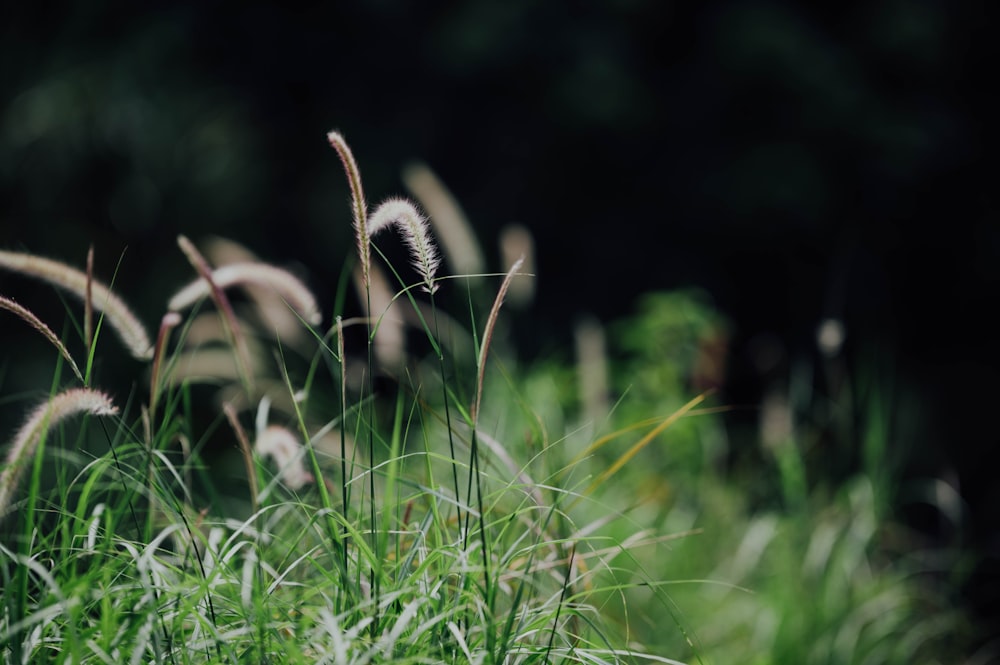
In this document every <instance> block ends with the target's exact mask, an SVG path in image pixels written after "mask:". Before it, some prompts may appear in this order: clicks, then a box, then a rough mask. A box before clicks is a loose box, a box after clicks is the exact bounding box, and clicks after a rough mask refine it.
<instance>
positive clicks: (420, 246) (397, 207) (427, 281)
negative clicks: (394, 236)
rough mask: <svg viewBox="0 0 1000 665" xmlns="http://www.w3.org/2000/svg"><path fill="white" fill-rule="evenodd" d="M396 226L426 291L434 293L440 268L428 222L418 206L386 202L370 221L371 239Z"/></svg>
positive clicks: (377, 209)
mask: <svg viewBox="0 0 1000 665" xmlns="http://www.w3.org/2000/svg"><path fill="white" fill-rule="evenodd" d="M390 226H395V227H396V228H397V229H399V233H400V234H401V235H402V236H403V240H404V241H405V242H406V245H407V247H409V249H410V258H411V260H412V262H413V267H414V269H415V270H416V271H417V273H419V275H420V276H421V278H423V280H424V285H423V289H424V291H426V292H427V293H434V292H435V291H437V289H438V285H437V284H436V283H435V282H434V274H435V273H436V272H437V269H438V266H439V265H440V264H441V257H440V256H438V252H437V248H436V247H435V246H434V243H433V242H432V241H431V233H430V229H429V228H428V226H427V218H426V217H424V216H423V215H421V214H420V213H419V212H418V211H417V208H416V206H414V205H413V203H411V202H410V201H407V200H406V199H396V198H392V199H387V200H386V201H383V202H382V203H381V204H380V205H379V207H378V208H376V209H375V212H373V213H372V215H371V217H370V218H369V221H368V235H369V238H371V237H373V236H375V234H377V233H378V232H379V231H381V230H382V229H385V228H388V227H390Z"/></svg>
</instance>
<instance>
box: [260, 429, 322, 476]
mask: <svg viewBox="0 0 1000 665" xmlns="http://www.w3.org/2000/svg"><path fill="white" fill-rule="evenodd" d="M254 449H255V450H256V451H257V454H258V455H260V456H261V457H271V458H272V459H273V460H274V463H275V465H277V467H278V469H279V473H280V476H281V481H282V482H283V483H285V485H287V486H288V488H289V489H292V490H298V489H301V488H302V487H304V486H305V485H307V484H308V483H311V482H313V481H314V480H315V479H314V478H313V475H312V474H311V473H309V472H308V471H306V467H305V464H303V461H302V453H303V452H304V451H303V448H302V444H301V443H299V439H298V437H296V436H295V435H294V434H292V432H290V431H289V430H287V429H285V428H284V427H279V426H278V425H271V426H270V427H268V428H267V429H265V430H264V431H263V432H261V434H260V436H258V437H257V441H256V443H254Z"/></svg>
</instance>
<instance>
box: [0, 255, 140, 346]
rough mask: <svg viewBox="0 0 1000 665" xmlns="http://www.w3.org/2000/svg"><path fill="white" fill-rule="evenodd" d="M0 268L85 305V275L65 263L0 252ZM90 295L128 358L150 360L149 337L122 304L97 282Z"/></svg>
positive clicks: (91, 283)
mask: <svg viewBox="0 0 1000 665" xmlns="http://www.w3.org/2000/svg"><path fill="white" fill-rule="evenodd" d="M0 268H6V269H7V270H12V271H14V272H18V273H21V274H22V275H28V276H30V277H36V278H38V279H41V280H43V281H46V282H48V283H49V284H52V285H54V286H58V287H59V288H62V289H65V290H66V291H69V292H70V293H72V294H73V295H74V296H76V297H77V298H79V299H80V300H82V301H84V302H86V301H87V275H86V274H85V273H83V272H80V271H79V270H76V269H75V268H71V267H70V266H68V265H66V264H65V263H60V262H59V261H53V260H51V259H45V258H42V257H40V256H33V255H31V254H22V253H19V252H7V251H3V250H0ZM90 293H91V302H92V303H93V307H94V309H95V310H97V311H98V312H103V313H104V317H105V319H106V320H107V322H108V324H109V325H110V326H111V328H112V329H113V330H114V331H115V332H116V333H117V334H118V336H119V337H120V338H121V340H122V342H124V344H125V346H126V347H127V348H128V350H129V351H130V352H131V353H132V355H133V356H134V357H136V358H138V359H140V360H149V359H150V358H152V356H153V345H152V343H150V341H149V335H148V334H147V333H146V329H145V328H144V327H143V325H142V324H141V323H140V322H139V319H137V318H136V317H135V315H134V314H133V313H132V311H131V310H129V308H128V307H127V306H126V305H125V303H124V302H122V301H121V299H120V298H118V296H116V295H115V294H113V293H111V291H110V290H108V287H106V286H105V285H104V284H101V283H100V282H98V281H97V280H91V282H90Z"/></svg>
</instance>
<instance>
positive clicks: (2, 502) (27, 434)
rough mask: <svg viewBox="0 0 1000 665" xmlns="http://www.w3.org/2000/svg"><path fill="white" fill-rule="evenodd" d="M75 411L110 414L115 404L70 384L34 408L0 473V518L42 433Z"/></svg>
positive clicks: (101, 396)
mask: <svg viewBox="0 0 1000 665" xmlns="http://www.w3.org/2000/svg"><path fill="white" fill-rule="evenodd" d="M78 413H90V414H93V415H95V416H112V415H115V414H116V413H118V408H117V407H116V406H115V405H114V404H113V403H112V402H111V398H110V397H108V396H107V395H105V394H104V393H102V392H99V391H97V390H91V389H90V388H71V389H70V390H66V391H64V392H61V393H59V394H57V395H55V396H53V397H52V398H51V399H49V400H48V401H47V402H45V403H43V404H42V405H40V406H39V407H38V408H36V409H35V410H34V411H33V412H32V413H31V415H30V416H29V417H28V419H27V420H26V421H25V423H24V425H22V426H21V429H20V430H19V431H18V433H17V436H15V437H14V442H13V444H12V445H11V448H10V451H9V452H8V453H7V460H6V464H5V465H4V469H3V472H2V473H0V519H2V518H3V517H4V516H5V515H6V514H7V512H8V510H9V508H10V502H11V498H12V497H13V496H14V492H15V491H16V490H17V485H18V483H19V482H20V479H21V475H22V474H23V473H24V470H25V469H26V468H27V467H28V466H29V461H30V459H31V458H32V456H33V455H34V453H35V449H36V448H37V447H38V442H39V441H41V438H42V436H43V435H44V434H45V432H47V431H48V430H49V428H51V427H53V426H54V425H56V424H57V423H59V422H61V421H63V420H65V419H66V418H68V417H70V416H72V415H75V414H78Z"/></svg>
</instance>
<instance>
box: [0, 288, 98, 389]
mask: <svg viewBox="0 0 1000 665" xmlns="http://www.w3.org/2000/svg"><path fill="white" fill-rule="evenodd" d="M0 309H5V310H7V311H8V312H12V313H14V314H17V315H18V316H19V317H21V318H22V319H24V321H25V322H26V323H27V324H28V325H30V326H31V327H32V328H34V329H35V330H37V331H38V332H40V333H41V334H42V336H43V337H45V339H47V340H49V343H50V344H52V345H53V346H55V347H56V349H58V350H59V353H60V354H62V357H63V358H65V359H66V362H68V363H69V366H70V369H72V370H73V374H75V375H76V378H78V379H80V381H83V374H81V373H80V368H79V367H77V366H76V362H75V361H74V360H73V356H71V355H70V354H69V351H68V350H67V349H66V347H65V346H64V345H63V343H62V342H61V341H59V338H58V337H56V334H55V333H54V332H52V329H51V328H49V327H48V326H47V325H45V324H44V323H43V322H42V320H41V319H39V318H38V317H37V316H35V315H34V313H33V312H32V311H31V310H29V309H28V308H26V307H22V306H21V305H18V304H17V303H16V302H14V301H13V300H11V299H10V298H4V297H3V296H0Z"/></svg>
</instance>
